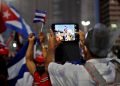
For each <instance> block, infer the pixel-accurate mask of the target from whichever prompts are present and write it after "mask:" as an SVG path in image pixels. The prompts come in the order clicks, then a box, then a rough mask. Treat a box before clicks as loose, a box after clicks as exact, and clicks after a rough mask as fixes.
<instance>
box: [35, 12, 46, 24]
mask: <svg viewBox="0 0 120 86" xmlns="http://www.w3.org/2000/svg"><path fill="white" fill-rule="evenodd" d="M45 21H46V12H45V11H41V10H36V11H35V17H34V19H33V22H34V23H38V22H42V23H45Z"/></svg>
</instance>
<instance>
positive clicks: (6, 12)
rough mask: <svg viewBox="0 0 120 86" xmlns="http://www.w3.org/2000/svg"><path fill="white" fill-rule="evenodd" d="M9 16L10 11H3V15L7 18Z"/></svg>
mask: <svg viewBox="0 0 120 86" xmlns="http://www.w3.org/2000/svg"><path fill="white" fill-rule="evenodd" d="M9 16H10V13H9V12H8V11H5V12H4V13H3V17H5V18H6V19H8V18H9Z"/></svg>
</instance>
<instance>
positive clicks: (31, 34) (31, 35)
mask: <svg viewBox="0 0 120 86" xmlns="http://www.w3.org/2000/svg"><path fill="white" fill-rule="evenodd" d="M28 40H29V43H34V42H35V35H34V34H33V33H30V34H29V36H28Z"/></svg>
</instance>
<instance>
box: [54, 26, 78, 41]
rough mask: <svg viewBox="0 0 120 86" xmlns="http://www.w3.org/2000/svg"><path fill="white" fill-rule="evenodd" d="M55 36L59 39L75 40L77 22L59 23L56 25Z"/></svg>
mask: <svg viewBox="0 0 120 86" xmlns="http://www.w3.org/2000/svg"><path fill="white" fill-rule="evenodd" d="M54 30H55V36H56V39H57V40H61V41H74V40H75V32H76V29H75V24H63V25H62V24H60V25H59V24H58V25H55V29H54Z"/></svg>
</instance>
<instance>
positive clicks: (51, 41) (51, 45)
mask: <svg viewBox="0 0 120 86" xmlns="http://www.w3.org/2000/svg"><path fill="white" fill-rule="evenodd" d="M55 41H56V40H55V36H54V33H53V31H52V30H51V29H50V34H49V40H48V53H47V58H46V61H45V69H46V71H48V65H49V64H50V62H52V61H54V57H55Z"/></svg>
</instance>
